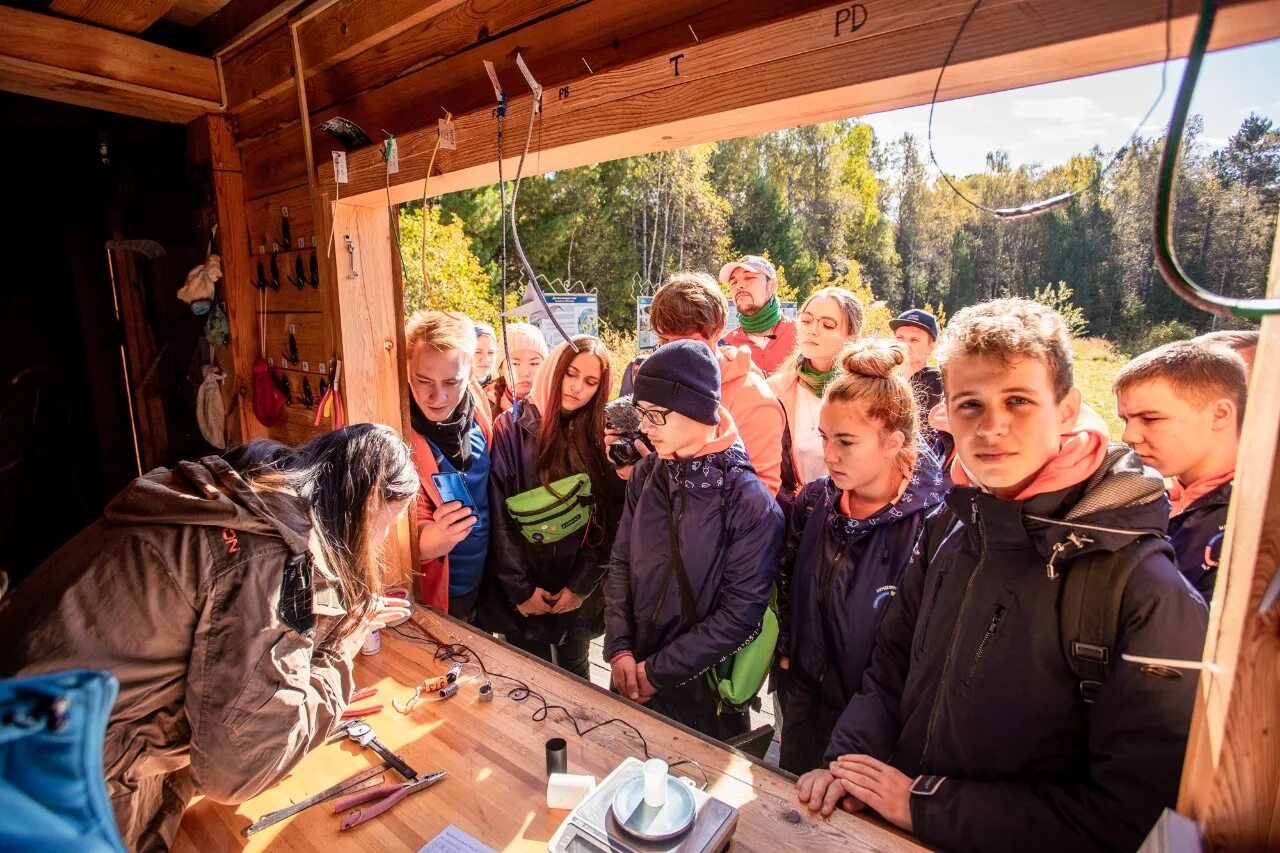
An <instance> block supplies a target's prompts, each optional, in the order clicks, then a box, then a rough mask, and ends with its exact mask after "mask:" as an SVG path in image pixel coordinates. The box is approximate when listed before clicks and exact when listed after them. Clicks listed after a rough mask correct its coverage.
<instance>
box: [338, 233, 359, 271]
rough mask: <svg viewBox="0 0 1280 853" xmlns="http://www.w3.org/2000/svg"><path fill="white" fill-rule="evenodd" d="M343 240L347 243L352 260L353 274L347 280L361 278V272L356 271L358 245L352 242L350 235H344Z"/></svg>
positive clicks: (348, 253)
mask: <svg viewBox="0 0 1280 853" xmlns="http://www.w3.org/2000/svg"><path fill="white" fill-rule="evenodd" d="M342 239H343V240H345V241H346V243H347V255H349V256H350V258H351V274H350V275H348V276H347V278H359V277H360V270H358V269H356V244H355V243H353V242H351V235H350V234H343V235H342Z"/></svg>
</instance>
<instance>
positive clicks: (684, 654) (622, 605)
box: [605, 409, 783, 690]
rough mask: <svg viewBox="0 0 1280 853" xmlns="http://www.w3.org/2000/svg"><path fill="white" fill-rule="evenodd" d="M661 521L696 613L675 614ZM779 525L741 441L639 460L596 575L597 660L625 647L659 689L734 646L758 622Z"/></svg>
mask: <svg viewBox="0 0 1280 853" xmlns="http://www.w3.org/2000/svg"><path fill="white" fill-rule="evenodd" d="M721 414H722V416H723V417H727V415H726V414H725V413H724V411H723V409H722V410H721ZM669 519H674V521H675V526H676V542H677V547H679V549H680V554H681V555H682V557H683V560H684V566H685V572H686V574H687V575H688V577H689V584H690V586H691V587H692V590H693V595H694V599H695V604H696V609H697V613H696V614H692V615H689V614H686V613H685V612H684V608H683V605H682V602H681V595H680V588H679V586H678V581H677V580H676V577H675V574H674V572H673V571H672V562H671V548H670V544H669V543H670V534H669ZM782 528H783V520H782V511H781V510H780V509H778V504H777V502H776V501H774V499H773V498H772V497H771V496H770V495H769V492H768V491H767V490H766V489H765V487H764V486H763V485H762V484H761V483H760V481H759V480H758V479H757V478H756V475H755V471H754V470H753V469H752V468H751V463H750V462H749V461H748V460H747V454H746V452H745V451H744V450H743V448H742V444H741V442H736V443H734V444H733V446H732V447H729V448H728V449H727V450H724V451H721V452H718V453H711V454H708V455H705V456H701V457H698V458H695V459H690V460H674V459H659V458H658V456H657V455H656V454H653V455H650V456H646V457H645V458H644V459H642V460H641V461H640V462H639V463H637V464H636V466H635V468H634V469H633V470H632V472H631V479H630V481H629V482H628V484H627V497H626V506H625V508H624V509H623V512H622V522H621V524H620V525H619V528H618V537H617V539H616V541H615V542H614V546H613V557H612V559H611V561H610V563H609V570H608V575H607V578H606V580H605V659H606V660H611V659H612V658H613V657H614V655H616V654H618V653H619V652H622V651H630V652H631V653H632V654H633V655H635V659H636V660H637V661H643V662H645V670H646V673H647V675H648V678H649V681H650V683H651V684H653V686H654V687H655V688H656V689H658V690H662V689H663V688H670V687H675V686H678V685H680V684H683V683H685V682H687V681H690V680H692V679H694V678H696V677H698V676H699V675H701V674H702V673H704V672H706V671H707V670H708V669H710V668H711V667H712V666H714V665H715V664H717V663H719V662H720V661H722V660H724V659H725V658H726V657H728V656H729V655H731V654H733V653H734V652H736V651H737V650H738V649H740V648H741V647H742V646H744V645H745V644H746V643H747V642H748V641H749V640H750V639H751V638H752V637H754V636H755V635H756V633H757V632H758V631H759V629H760V624H761V622H762V620H763V619H764V611H765V607H767V606H768V602H769V595H770V591H771V590H772V588H773V579H774V575H775V573H776V572H777V567H778V551H779V550H780V548H781V546H782V532H783V531H782Z"/></svg>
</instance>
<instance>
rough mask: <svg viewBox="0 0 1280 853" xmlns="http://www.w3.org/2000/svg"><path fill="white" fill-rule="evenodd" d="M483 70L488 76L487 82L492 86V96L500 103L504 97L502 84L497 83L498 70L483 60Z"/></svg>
mask: <svg viewBox="0 0 1280 853" xmlns="http://www.w3.org/2000/svg"><path fill="white" fill-rule="evenodd" d="M484 70H485V73H486V74H488V75H489V82H490V83H492V84H493V96H494V97H495V98H497V99H498V101H499V103H501V101H502V99H503V97H504V96H503V94H502V84H501V83H499V82H498V70H497V69H496V68H494V67H493V63H492V62H490V61H489V60H487V59H486V60H484Z"/></svg>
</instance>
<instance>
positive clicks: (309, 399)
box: [302, 376, 316, 409]
mask: <svg viewBox="0 0 1280 853" xmlns="http://www.w3.org/2000/svg"><path fill="white" fill-rule="evenodd" d="M315 404H316V398H315V396H314V395H313V394H312V393H311V380H310V379H308V378H307V377H305V376H304V377H302V406H303V408H306V409H309V408H311V407H312V406H314V405H315Z"/></svg>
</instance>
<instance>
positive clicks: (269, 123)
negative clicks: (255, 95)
mask: <svg viewBox="0 0 1280 853" xmlns="http://www.w3.org/2000/svg"><path fill="white" fill-rule="evenodd" d="M228 112H230V113H231V114H232V115H234V116H235V117H236V127H237V130H238V133H237V136H238V138H239V139H240V141H241V142H252V141H253V140H256V139H259V138H261V137H264V136H267V135H268V134H271V133H275V132H276V131H278V130H281V129H285V128H288V127H290V126H296V125H297V123H298V98H297V96H296V94H295V93H294V92H293V90H292V89H285V90H284V91H281V92H280V93H279V94H276V95H272V96H271V97H270V98H267V99H266V100H263V101H250V102H248V103H244V104H241V105H240V106H238V107H236V108H234V109H229V110H228Z"/></svg>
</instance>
